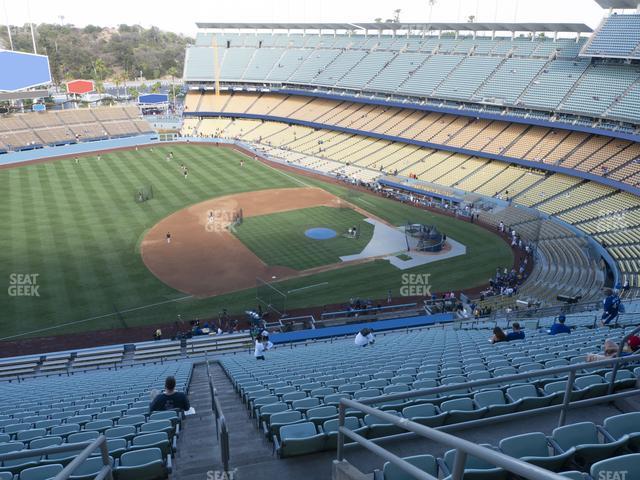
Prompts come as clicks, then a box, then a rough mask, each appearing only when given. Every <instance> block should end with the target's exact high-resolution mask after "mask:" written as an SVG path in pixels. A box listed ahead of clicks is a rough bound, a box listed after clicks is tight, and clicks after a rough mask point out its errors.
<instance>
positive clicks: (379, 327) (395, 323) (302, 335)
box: [269, 313, 453, 343]
mask: <svg viewBox="0 0 640 480" xmlns="http://www.w3.org/2000/svg"><path fill="white" fill-rule="evenodd" d="M451 321H453V314H452V313H438V314H436V315H420V316H418V317H409V318H395V319H393V320H380V321H378V322H361V323H351V324H349V325H340V326H337V327H326V328H316V329H315V330H298V331H295V332H287V333H274V334H272V335H270V336H269V339H270V340H271V341H272V342H273V343H287V342H302V341H305V340H314V339H319V338H329V337H339V336H344V335H355V334H356V333H358V332H359V331H360V330H362V329H363V328H365V327H367V328H373V330H374V333H375V332H381V331H383V330H394V329H397V328H410V327H421V326H424V325H433V324H434V323H443V322H451Z"/></svg>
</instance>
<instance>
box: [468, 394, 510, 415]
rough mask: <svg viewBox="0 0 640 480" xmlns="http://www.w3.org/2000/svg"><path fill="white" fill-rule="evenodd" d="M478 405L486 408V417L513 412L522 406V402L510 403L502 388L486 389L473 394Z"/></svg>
mask: <svg viewBox="0 0 640 480" xmlns="http://www.w3.org/2000/svg"><path fill="white" fill-rule="evenodd" d="M473 400H474V402H475V403H476V406H477V407H478V408H479V409H481V408H485V409H486V413H485V416H486V417H495V416H499V415H504V414H507V413H513V412H515V411H517V410H518V409H519V408H520V403H519V401H518V402H515V403H508V402H507V399H506V398H505V396H504V393H503V392H502V390H486V391H484V392H479V393H476V394H475V395H474V396H473Z"/></svg>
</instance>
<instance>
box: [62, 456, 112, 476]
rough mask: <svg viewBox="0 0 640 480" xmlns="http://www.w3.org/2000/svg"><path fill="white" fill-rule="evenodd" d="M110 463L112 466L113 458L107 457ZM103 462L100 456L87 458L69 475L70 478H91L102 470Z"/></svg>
mask: <svg viewBox="0 0 640 480" xmlns="http://www.w3.org/2000/svg"><path fill="white" fill-rule="evenodd" d="M109 462H110V465H111V466H112V467H113V458H111V457H109ZM103 466H104V463H103V461H102V457H101V456H96V457H90V458H87V459H86V460H85V461H84V462H83V463H82V464H81V465H80V466H79V467H78V468H76V469H75V470H74V471H73V474H72V475H71V476H70V477H69V479H70V480H93V479H94V478H95V477H96V475H97V474H98V472H99V471H100V470H102V467H103Z"/></svg>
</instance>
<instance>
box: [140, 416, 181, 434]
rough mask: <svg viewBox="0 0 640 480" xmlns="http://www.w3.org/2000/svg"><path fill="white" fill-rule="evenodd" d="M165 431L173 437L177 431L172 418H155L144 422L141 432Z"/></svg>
mask: <svg viewBox="0 0 640 480" xmlns="http://www.w3.org/2000/svg"><path fill="white" fill-rule="evenodd" d="M152 432H165V433H166V434H167V435H168V436H169V438H173V435H174V433H175V431H174V429H173V425H172V424H171V420H154V421H152V422H147V423H144V424H142V426H141V427H140V433H152Z"/></svg>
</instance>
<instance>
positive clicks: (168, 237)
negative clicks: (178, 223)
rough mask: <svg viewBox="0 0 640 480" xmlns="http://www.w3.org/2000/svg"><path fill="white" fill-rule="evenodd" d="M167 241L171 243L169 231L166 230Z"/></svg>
mask: <svg viewBox="0 0 640 480" xmlns="http://www.w3.org/2000/svg"><path fill="white" fill-rule="evenodd" d="M167 243H171V233H170V232H167Z"/></svg>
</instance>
